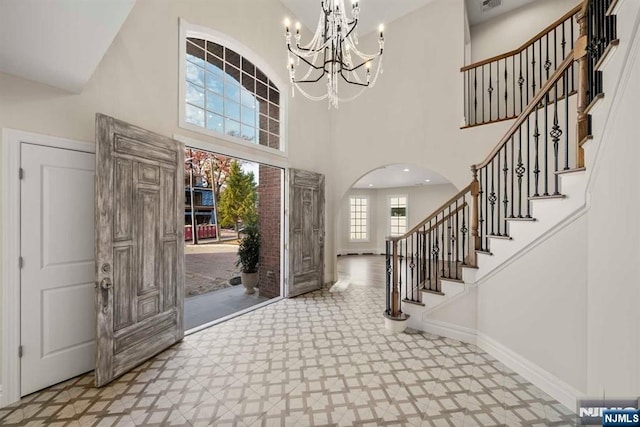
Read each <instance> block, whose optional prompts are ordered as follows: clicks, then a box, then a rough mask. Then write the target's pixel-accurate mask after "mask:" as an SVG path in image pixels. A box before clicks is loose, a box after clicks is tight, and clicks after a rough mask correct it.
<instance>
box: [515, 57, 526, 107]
mask: <svg viewBox="0 0 640 427" xmlns="http://www.w3.org/2000/svg"><path fill="white" fill-rule="evenodd" d="M519 56H520V78H519V79H518V86H520V110H519V111H518V112H516V109H515V107H514V108H513V113H514V114H513V115H514V116H517V115H518V114H520V113H522V109H523V95H522V85H523V84H524V82H525V81H524V78H523V77H522V52H520V55H519ZM514 93H515V91H514ZM514 99H515V96H514Z"/></svg>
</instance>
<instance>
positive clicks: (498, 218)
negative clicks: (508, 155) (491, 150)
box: [495, 151, 502, 236]
mask: <svg viewBox="0 0 640 427" xmlns="http://www.w3.org/2000/svg"><path fill="white" fill-rule="evenodd" d="M495 158H496V159H497V160H498V167H497V169H496V175H497V176H498V186H497V187H498V195H497V197H496V202H497V204H498V206H497V209H496V212H497V213H498V215H497V221H496V228H497V229H498V234H497V235H498V236H502V233H500V202H501V201H502V199H501V198H500V175H501V171H500V151H498V154H496V157H495Z"/></svg>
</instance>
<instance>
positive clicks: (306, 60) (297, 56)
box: [289, 49, 324, 70]
mask: <svg viewBox="0 0 640 427" xmlns="http://www.w3.org/2000/svg"><path fill="white" fill-rule="evenodd" d="M289 51H290V52H291V53H292V54H294V55H295V56H296V58H299V59H301V60H302V62H304V63H305V64H307V65H308V66H309V67H312V68H314V69H316V70H324V66H323V67H320V66H318V65H315V64H314V63H312V62H311V61H309V60H308V59H307V58H305V57H304V56H301V55H298V54H297V53H295V52H294V51H292V50H291V49H289Z"/></svg>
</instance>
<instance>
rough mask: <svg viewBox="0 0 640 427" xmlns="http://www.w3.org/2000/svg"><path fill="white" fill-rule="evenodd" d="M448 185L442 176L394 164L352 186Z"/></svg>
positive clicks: (372, 172)
mask: <svg viewBox="0 0 640 427" xmlns="http://www.w3.org/2000/svg"><path fill="white" fill-rule="evenodd" d="M435 184H449V181H447V180H446V179H445V178H443V177H442V176H440V175H438V174H437V173H435V172H433V171H430V170H428V169H424V168H420V167H418V166H415V165H406V164H404V165H403V164H396V165H389V166H385V167H382V168H380V169H375V170H373V171H371V172H369V173H368V174H366V175H365V176H363V177H362V178H360V180H359V181H358V182H356V183H355V184H354V185H353V188H370V189H372V190H375V189H377V188H398V187H413V186H414V185H435Z"/></svg>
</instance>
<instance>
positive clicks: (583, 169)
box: [556, 167, 587, 175]
mask: <svg viewBox="0 0 640 427" xmlns="http://www.w3.org/2000/svg"><path fill="white" fill-rule="evenodd" d="M586 170H587V168H585V167H581V168H574V169H565V170H561V171H558V172H556V175H564V174H569V173H574V172H584V171H586Z"/></svg>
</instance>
